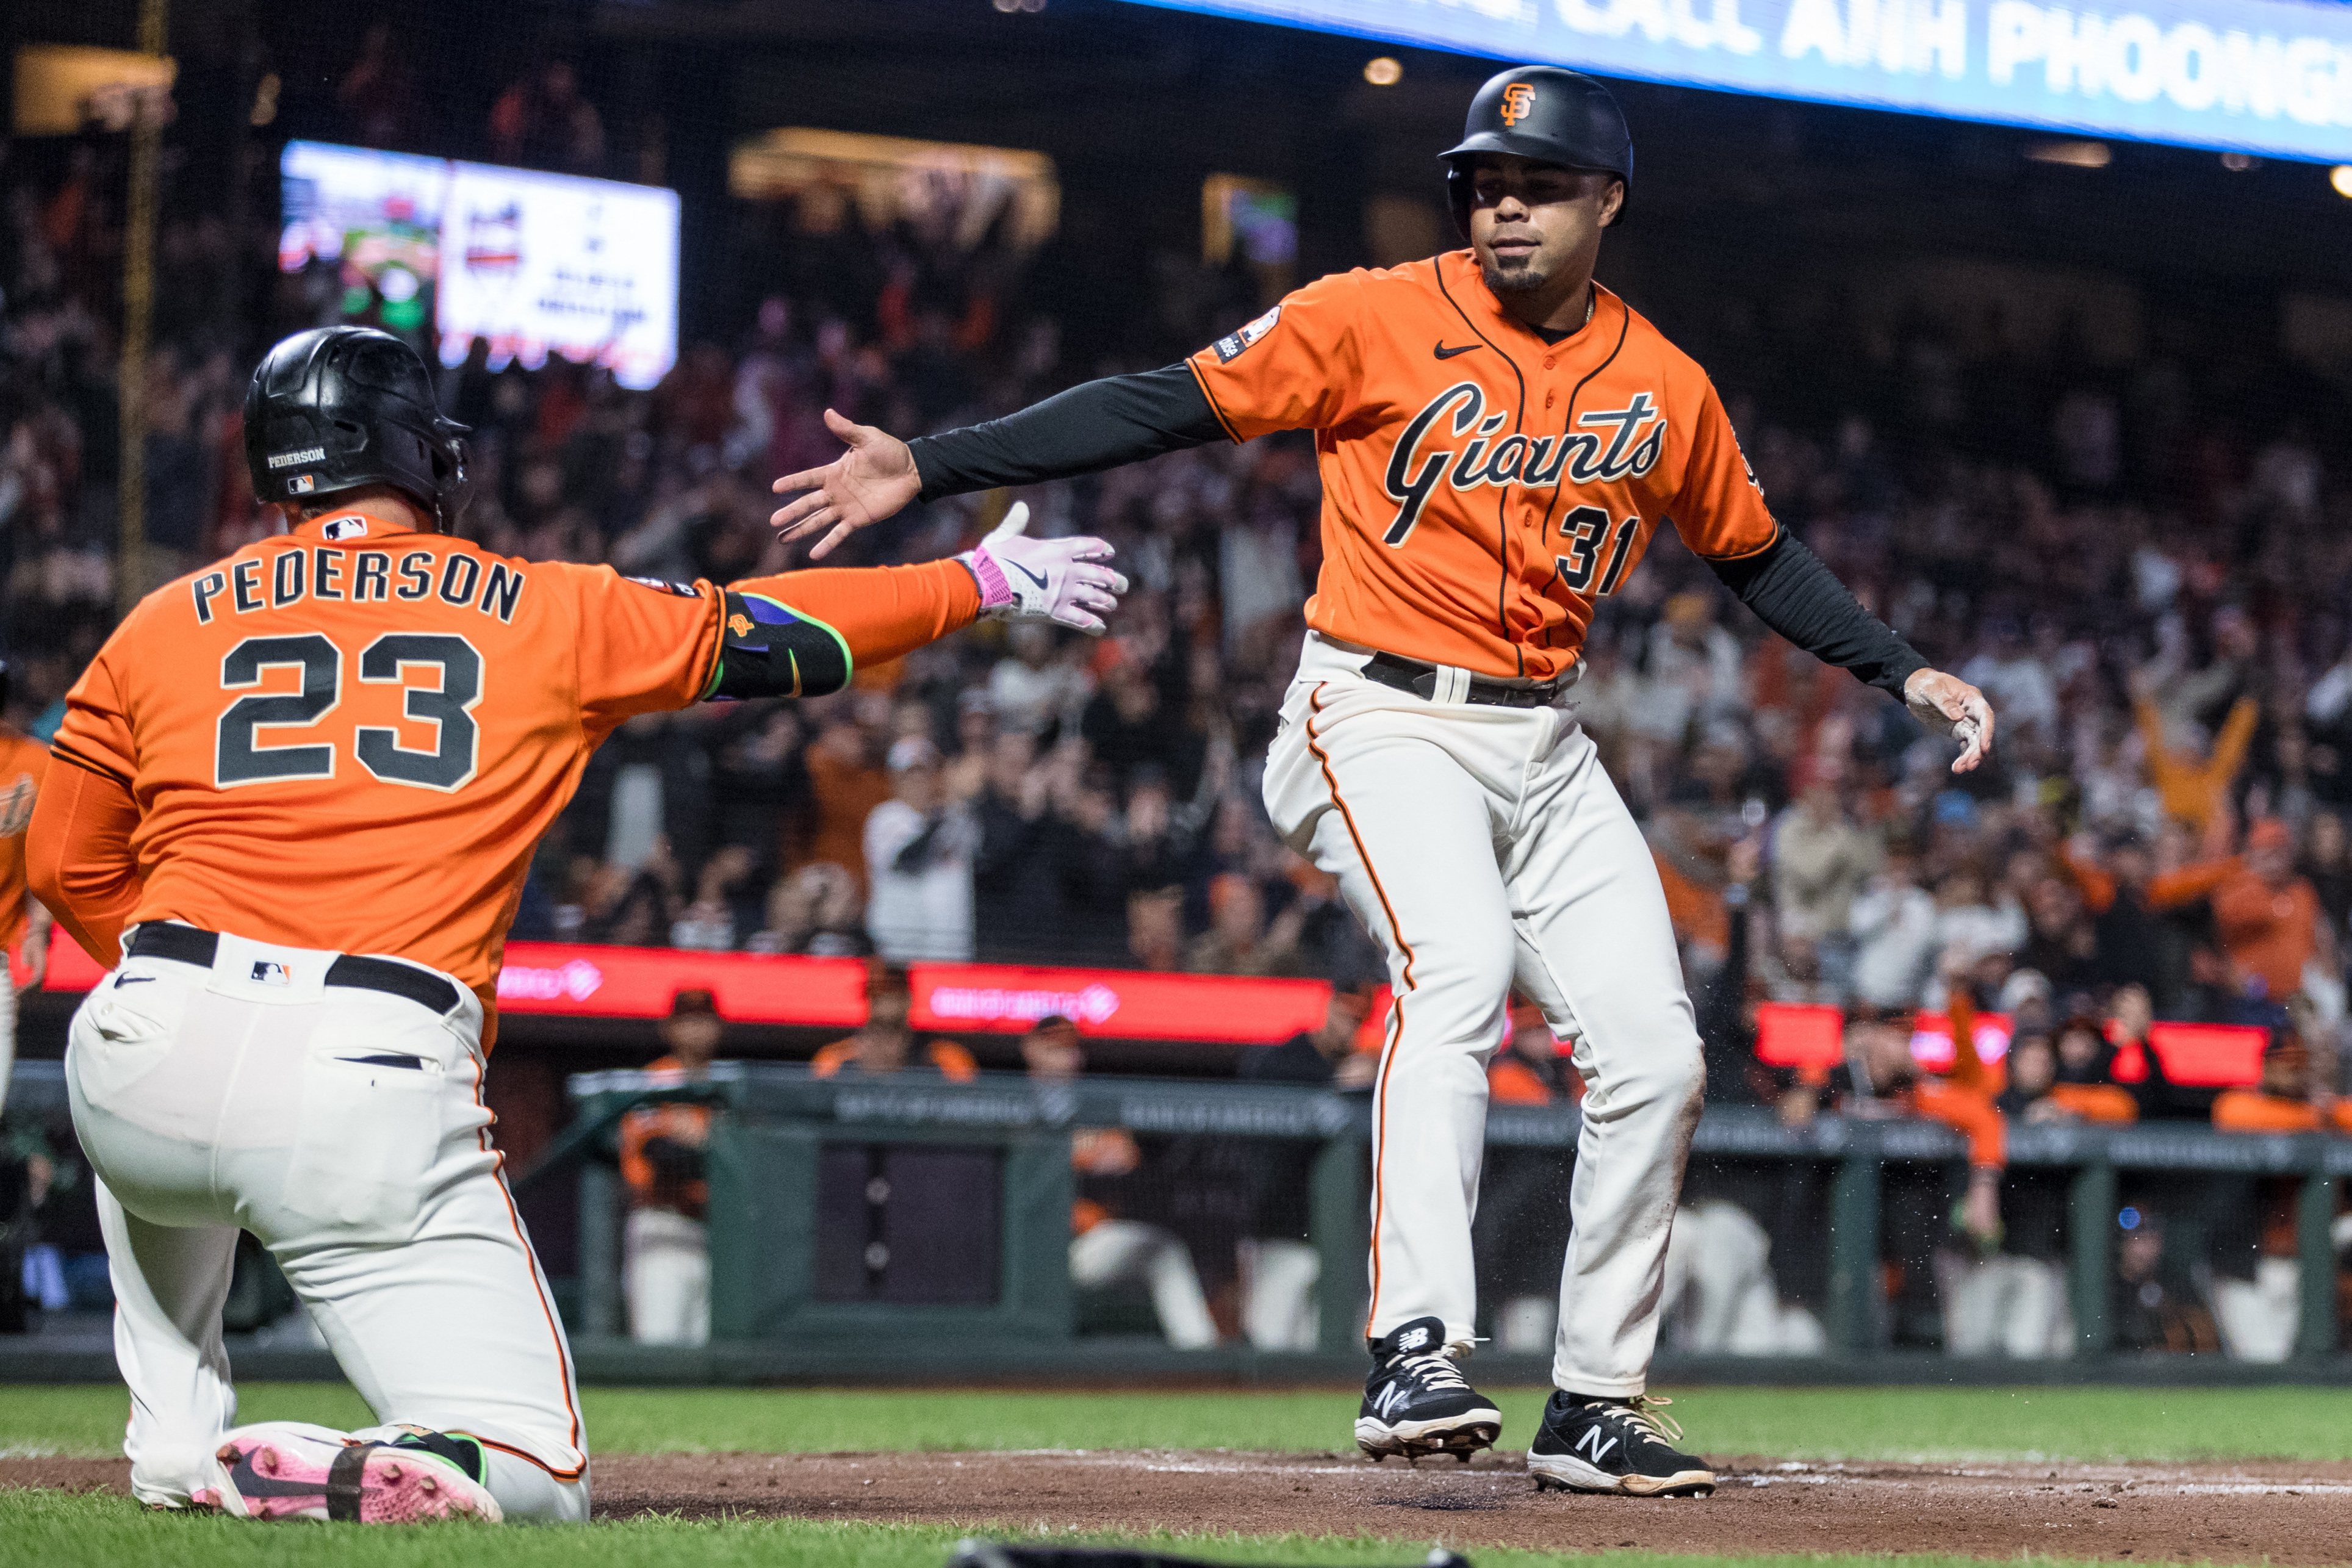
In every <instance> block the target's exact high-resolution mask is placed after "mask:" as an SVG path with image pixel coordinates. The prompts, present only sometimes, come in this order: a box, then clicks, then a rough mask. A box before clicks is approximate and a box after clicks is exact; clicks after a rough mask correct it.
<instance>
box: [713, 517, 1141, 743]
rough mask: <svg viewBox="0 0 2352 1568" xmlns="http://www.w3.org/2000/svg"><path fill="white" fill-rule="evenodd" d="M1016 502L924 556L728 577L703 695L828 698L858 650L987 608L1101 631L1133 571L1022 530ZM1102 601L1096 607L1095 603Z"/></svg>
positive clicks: (880, 657)
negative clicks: (958, 543)
mask: <svg viewBox="0 0 2352 1568" xmlns="http://www.w3.org/2000/svg"><path fill="white" fill-rule="evenodd" d="M1028 526H1029V509H1028V507H1027V506H1026V505H1025V504H1024V505H1015V506H1014V507H1013V510H1012V511H1010V512H1009V513H1007V514H1006V516H1005V519H1004V521H1003V523H1002V524H1001V525H999V526H998V527H997V528H996V530H995V531H993V532H992V533H990V534H989V536H988V537H987V538H986V539H984V540H982V541H981V542H980V543H979V545H978V546H976V547H975V548H973V549H971V550H968V551H966V552H964V553H962V554H961V555H958V556H955V557H953V558H951V559H950V560H946V561H932V562H927V563H924V564H923V565H920V566H880V567H866V568H860V569H853V570H848V571H832V572H790V573H786V574H783V575H782V576H777V577H754V578H751V579H750V580H749V581H746V582H741V583H735V584H730V585H729V586H728V587H727V588H726V589H725V590H724V591H723V594H724V603H723V605H721V607H720V615H719V659H718V662H717V664H716V665H715V667H714V668H712V670H711V672H710V684H709V687H707V688H706V689H704V691H703V696H704V697H705V698H712V697H722V698H733V697H822V696H824V695H825V694H826V693H827V692H832V691H838V690H840V689H842V688H843V687H845V686H847V685H848V684H849V678H850V677H851V676H852V675H853V674H855V673H856V666H857V661H858V660H860V659H864V660H865V661H866V663H868V664H887V663H888V662H889V661H890V660H892V659H894V658H902V657H904V656H905V655H907V654H909V653H912V652H913V651H914V650H915V649H917V648H919V647H923V646H924V645H925V644H927V643H932V642H937V641H938V640H939V639H940V638H941V637H945V636H947V635H948V634H949V633H950V632H952V631H958V630H961V628H963V627H965V626H970V625H971V623H972V622H973V621H975V620H977V619H979V618H980V617H981V616H990V617H992V618H993V619H997V620H1048V621H1053V622H1055V623H1057V624H1059V625H1061V626H1070V627H1074V628H1076V630H1078V631H1082V632H1089V633H1092V634H1094V635H1096V636H1097V637H1099V636H1100V635H1101V634H1102V632H1103V629H1104V626H1103V620H1102V616H1104V615H1108V614H1109V613H1110V612H1111V611H1112V610H1115V609H1117V608H1118V595H1121V594H1124V593H1126V592H1127V579H1126V578H1124V577H1122V576H1120V575H1119V574H1118V573H1116V572H1114V571H1112V570H1111V569H1110V568H1109V567H1108V566H1105V565H1103V564H1101V563H1102V562H1104V561H1107V560H1108V559H1109V558H1110V555H1111V547H1110V546H1109V545H1108V544H1106V543H1104V542H1102V541H1101V540H1099V539H1089V538H1076V539H1025V538H1024V537H1022V531H1023V530H1024V529H1026V528H1027V527H1028ZM1097 612H1099V614H1098V613H1097Z"/></svg>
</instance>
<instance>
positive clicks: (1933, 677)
mask: <svg viewBox="0 0 2352 1568" xmlns="http://www.w3.org/2000/svg"><path fill="white" fill-rule="evenodd" d="M1903 704H1904V706H1905V707H1906V708H1908V709H1910V710H1911V717H1913V718H1914V719H1916V720H1918V721H1919V722H1920V723H1922V724H1925V725H1926V726H1927V729H1928V730H1929V731H1930V732H1932V733H1935V734H1939V735H1948V736H1950V737H1951V738H1952V739H1953V740H1955V741H1958V742H1959V743H1960V754H1959V755H1958V756H1957V757H1955V758H1953V759H1952V771H1953V772H1954V773H1969V772H1972V771H1974V770H1975V768H1976V766H1977V765H1978V764H1979V763H1982V762H1983V761H1984V760H1985V759H1986V758H1987V757H1990V756H1991V755H1992V704H1991V703H1990V702H1987V701H1986V700H1985V695H1984V693H1983V692H1981V691H1979V690H1978V689H1976V688H1975V687H1973V686H1970V685H1969V683H1968V682H1967V681H1965V680H1962V679H1960V678H1959V677H1958V676H1957V675H1947V674H1945V673H1944V672H1943V671H1942V670H1940V669H1919V670H1914V671H1912V674H1911V679H1908V680H1906V681H1905V682H1904V683H1903Z"/></svg>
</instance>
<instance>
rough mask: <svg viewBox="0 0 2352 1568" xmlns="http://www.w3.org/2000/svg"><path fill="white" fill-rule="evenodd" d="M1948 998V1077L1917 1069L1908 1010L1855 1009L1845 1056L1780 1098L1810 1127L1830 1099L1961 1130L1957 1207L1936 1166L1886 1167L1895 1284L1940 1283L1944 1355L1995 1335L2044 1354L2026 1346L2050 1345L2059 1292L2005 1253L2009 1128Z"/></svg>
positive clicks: (1991, 1342) (1875, 1113) (1990, 1342)
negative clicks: (2003, 1186) (1963, 1151)
mask: <svg viewBox="0 0 2352 1568" xmlns="http://www.w3.org/2000/svg"><path fill="white" fill-rule="evenodd" d="M1953 994H1954V997H1955V999H1956V1001H1958V1002H1960V1005H1958V1006H1957V1007H1956V1008H1955V1009H1954V1012H1953V1015H1952V1019H1951V1026H1952V1039H1953V1046H1954V1050H1955V1053H1956V1058H1955V1061H1954V1064H1953V1070H1952V1072H1951V1074H1950V1076H1949V1078H1948V1079H1942V1078H1936V1077H1932V1076H1929V1075H1927V1073H1925V1072H1923V1071H1922V1070H1921V1068H1920V1067H1919V1063H1918V1061H1917V1059H1916V1058H1914V1057H1913V1055H1912V1053H1911V1028H1910V1020H1909V1018H1908V1017H1907V1016H1904V1015H1901V1014H1893V1015H1888V1014H1882V1013H1877V1012H1874V1011H1871V1010H1868V1009H1863V1008H1857V1009H1855V1010H1853V1012H1852V1013H1850V1014H1849V1015H1848V1016H1847V1020H1846V1039H1847V1047H1846V1063H1845V1064H1844V1065H1842V1066H1839V1067H1836V1068H1832V1069H1830V1071H1829V1072H1828V1073H1827V1074H1826V1075H1823V1076H1822V1078H1821V1079H1816V1080H1813V1081H1803V1080H1801V1081H1799V1082H1798V1083H1796V1084H1794V1085H1792V1086H1791V1087H1790V1089H1789V1090H1788V1091H1787V1093H1786V1094H1785V1095H1784V1096H1783V1097H1782V1100H1781V1103H1780V1115H1781V1120H1782V1121H1784V1122H1786V1123H1788V1124H1790V1125H1792V1126H1805V1125H1810V1124H1811V1121H1812V1119H1813V1117H1814V1115H1815V1114H1816V1113H1817V1112H1818V1111H1819V1110H1821V1109H1822V1105H1823V1102H1824V1101H1825V1100H1826V1101H1827V1103H1828V1104H1829V1105H1830V1106H1832V1107H1833V1108H1835V1109H1836V1110H1840V1111H1842V1112H1843V1113H1844V1114H1846V1115H1849V1116H1860V1117H1865V1118H1878V1117H1896V1116H1917V1117H1923V1118H1926V1119H1927V1120H1929V1121H1941V1122H1943V1123H1944V1124H1945V1125H1947V1126H1948V1127H1951V1128H1952V1129H1954V1130H1955V1131H1958V1132H1959V1133H1960V1134H1961V1135H1962V1136H1963V1137H1965V1138H1966V1139H1967V1140H1968V1175H1967V1178H1966V1183H1965V1185H1964V1186H1963V1188H1962V1190H1961V1192H1960V1194H1959V1195H1958V1202H1957V1203H1955V1202H1954V1201H1953V1195H1952V1194H1951V1192H1950V1189H1949V1185H1948V1181H1947V1179H1946V1178H1945V1176H1944V1174H1943V1173H1940V1172H1917V1173H1913V1172H1903V1171H1901V1170H1900V1168H1899V1167H1897V1168H1890V1170H1889V1172H1888V1173H1887V1178H1886V1201H1887V1204H1888V1206H1889V1209H1890V1213H1891V1216H1892V1217H1891V1219H1890V1221H1889V1222H1888V1224H1887V1225H1886V1227H1885V1229H1886V1240H1887V1243H1888V1245H1889V1249H1890V1251H1891V1252H1892V1253H1893V1254H1894V1255H1895V1259H1896V1261H1897V1262H1898V1263H1899V1264H1900V1267H1901V1273H1902V1279H1900V1280H1899V1281H1898V1290H1899V1291H1900V1290H1909V1291H1912V1292H1914V1293H1915V1294H1916V1292H1918V1291H1921V1290H1924V1289H1926V1288H1927V1286H1928V1284H1929V1282H1930V1281H1933V1282H1934V1283H1935V1285H1936V1286H1937V1290H1938V1294H1939V1295H1940V1298H1941V1301H1940V1306H1941V1315H1942V1318H1943V1339H1944V1344H1945V1348H1946V1350H1947V1351H1948V1352H1949V1353H1952V1354H1955V1355H1960V1354H1970V1355H1981V1354H1984V1353H1986V1352H1988V1351H1990V1350H1991V1349H1992V1348H1994V1346H1995V1344H1996V1343H1997V1342H2002V1343H2005V1344H2006V1346H2007V1348H2008V1349H2009V1350H2010V1353H2011V1354H2017V1353H2021V1352H2023V1353H2046V1352H2039V1351H2034V1350H2032V1348H2031V1347H2032V1346H2033V1345H2037V1344H2040V1345H2046V1344H2047V1343H2048V1342H2049V1339H2050V1336H2051V1332H2052V1327H2053V1325H2052V1317H2053V1314H2054V1313H2055V1311H2056V1310H2057V1307H2058V1305H2059V1304H2060V1302H2061V1301H2062V1300H2063V1297H2060V1296H2057V1295H2055V1294H2054V1291H2055V1285H2054V1283H2053V1282H2050V1281H2047V1280H2044V1279H2042V1278H2041V1276H2042V1273H2043V1272H2044V1271H2043V1270H2042V1269H2041V1268H2039V1267H2038V1266H2036V1265H2033V1264H2032V1261H2031V1260H2028V1259H2022V1258H2000V1257H1999V1256H1998V1253H1997V1249H1998V1247H2000V1237H2001V1219H2000V1179H2001V1173H2002V1171H2003V1169H2004V1168H2005V1167H2006V1166H2007V1164H2008V1163H2009V1152H2008V1133H2007V1129H2006V1127H2005V1125H2004V1123H2003V1122H2002V1120H2001V1116H2000V1110H1998V1109H1996V1108H1995V1106H1994V1104H1993V1101H1992V1096H1991V1095H1990V1093H1989V1092H1988V1091H1987V1083H1988V1080H1989V1078H1990V1075H1989V1074H1988V1072H1987V1070H1986V1068H1985V1067H1984V1064H1983V1062H1982V1061H1981V1060H1980V1059H1979V1058H1978V1056H1977V1052H1976V1047H1975V1045H1974V1043H1973V1035H1974V1031H1973V1023H1974V1017H1973V1010H1972V1009H1970V1008H1969V1007H1968V1006H1967V1005H1965V1000H1964V998H1965V995H1966V994H1965V992H1964V991H1962V990H1960V989H1959V988H1958V987H1957V986H1955V987H1954V988H1953ZM1951 1231H1957V1232H1958V1236H1957V1237H1953V1236H1951V1235H1949V1234H1948V1233H1949V1232H1951ZM2045 1287H2046V1288H2045ZM2011 1325H2017V1328H2016V1331H2015V1332H2014V1334H2013V1335H2011V1334H2008V1333H2005V1332H2004V1331H2005V1330H2006V1329H2008V1328H2009V1327H2010V1326H2011Z"/></svg>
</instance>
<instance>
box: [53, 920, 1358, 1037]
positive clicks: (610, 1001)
mask: <svg viewBox="0 0 2352 1568" xmlns="http://www.w3.org/2000/svg"><path fill="white" fill-rule="evenodd" d="M908 975H909V978H910V979H911V981H912V983H913V985H914V988H915V1014H914V1023H915V1026H916V1027H917V1028H919V1029H938V1030H942V1031H949V1032H952V1033H956V1034H1019V1033H1020V1032H1022V1031H1023V1030H1024V1029H1026V1028H1028V1027H1029V1026H1030V1025H1032V1024H1034V1023H1035V1022H1036V1021H1037V1020H1038V1019H1039V1018H1042V1017H1044V1016H1046V1015H1048V1014H1053V1013H1059V1014H1061V1015H1063V1016H1065V1017H1067V1018H1070V1019H1072V1020H1073V1021H1075V1022H1076V1024H1077V1026H1078V1029H1079V1032H1080V1033H1082V1034H1085V1035H1089V1036H1094V1037H1098V1038H1105V1039H1124V1040H1200V1041H1212V1042H1216V1043H1219V1044H1226V1045H1274V1044H1277V1043H1279V1042H1281V1041H1283V1040H1286V1039H1288V1038H1289V1037H1291V1036H1293V1035H1296V1034H1298V1033H1300V1032H1301V1031H1303V1030H1307V1029H1312V1028H1315V1027H1317V1026H1319V1025H1320V1024H1321V1023H1322V1022H1323V1014H1324V1009H1325V1007H1326V1006H1327V1005H1328V1004H1329V1002H1330V998H1331V988H1330V987H1329V986H1328V985H1327V984H1324V983H1323V982H1321V981H1319V980H1251V979H1241V978H1234V977H1228V976H1224V975H1209V974H1158V973H1148V972H1145V971H1139V970H1125V969H1042V968H1028V967H1024V966H1018V965H1012V964H990V963H917V964H913V965H910V966H909V969H908ZM99 979H100V969H99V967H98V965H97V964H96V963H92V962H91V961H90V959H89V955H88V954H87V953H85V952H82V951H81V949H80V948H79V947H78V946H76V945H75V944H74V943H73V942H68V941H65V940H63V939H60V940H59V941H58V942H54V943H52V944H51V946H50V949H49V973H48V979H47V982H46V984H45V989H47V990H50V991H60V992H78V991H87V990H89V988H90V987H91V986H93V985H95V984H98V982H99ZM697 985H698V986H702V987H705V988H707V989H708V990H709V992H710V994H711V995H712V996H713V997H714V998H715V999H716V1000H717V1001H718V1004H719V1013H720V1015H721V1016H725V1017H727V1018H730V1019H733V1020H735V1021H737V1022H740V1023H746V1024H782V1025H792V1026H800V1027H805V1028H838V1029H854V1028H856V1027H857V1026H858V1025H860V1024H862V1023H864V1022H865V1021H866V964H865V963H864V962H863V961H862V960H859V959H855V958H796V957H789V956H774V955H769V954H764V953H751V952H685V951H682V950H679V949H676V948H650V947H591V946H587V945H584V944H580V943H571V942H509V943H508V944H507V952H506V968H505V970H504V971H503V972H502V973H500V974H499V1011H500V1012H501V1013H505V1014H508V1015H511V1016H553V1017H575V1018H658V1017H661V1016H663V1015H665V1014H667V1012H668V1011H669V1004H670V997H671V996H672V995H673V994H676V993H677V991H678V990H680V989H681V988H684V987H688V986H697Z"/></svg>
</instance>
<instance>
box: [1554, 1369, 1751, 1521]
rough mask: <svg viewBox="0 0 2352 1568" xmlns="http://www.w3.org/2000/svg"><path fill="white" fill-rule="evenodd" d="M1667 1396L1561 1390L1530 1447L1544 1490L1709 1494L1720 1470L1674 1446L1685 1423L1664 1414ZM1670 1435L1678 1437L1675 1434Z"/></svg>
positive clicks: (1643, 1494)
mask: <svg viewBox="0 0 2352 1568" xmlns="http://www.w3.org/2000/svg"><path fill="white" fill-rule="evenodd" d="M1667 1403H1669V1401H1666V1400H1664V1399H1652V1398H1650V1397H1649V1396H1647V1395H1646V1394H1635V1395H1634V1396H1633V1398H1631V1399H1578V1398H1575V1397H1572V1396H1571V1395H1569V1394H1553V1395H1552V1396H1551V1402H1550V1403H1549V1404H1548V1405H1545V1406H1544V1414H1543V1426H1541V1427H1539V1428H1538V1430H1537V1432H1536V1440H1535V1442H1534V1443H1532V1444H1531V1445H1529V1446H1528V1474H1529V1475H1531V1476H1533V1477H1535V1479H1536V1489H1537V1490H1538V1491H1572V1492H1617V1493H1621V1494H1622V1495H1624V1496H1627V1497H1706V1496H1707V1495H1708V1494H1709V1493H1711V1492H1713V1491H1714V1490H1715V1472H1714V1471H1713V1470H1711V1469H1709V1468H1707V1466H1706V1460H1705V1459H1699V1458H1693V1457H1692V1456H1690V1455H1688V1454H1684V1453H1678V1452H1676V1451H1675V1447H1674V1446H1673V1444H1674V1443H1675V1442H1679V1441H1681V1439H1682V1435H1683V1429H1682V1428H1681V1427H1680V1426H1676V1425H1675V1422H1674V1420H1673V1418H1672V1417H1670V1416H1667V1415H1661V1414H1660V1413H1659V1410H1658V1406H1660V1405H1664V1404H1667ZM1669 1439H1671V1440H1672V1441H1669Z"/></svg>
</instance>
